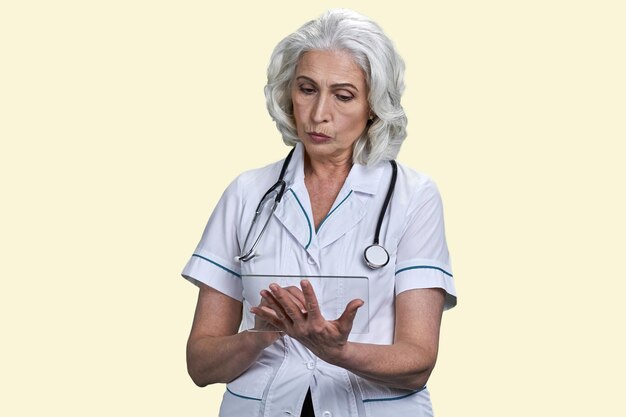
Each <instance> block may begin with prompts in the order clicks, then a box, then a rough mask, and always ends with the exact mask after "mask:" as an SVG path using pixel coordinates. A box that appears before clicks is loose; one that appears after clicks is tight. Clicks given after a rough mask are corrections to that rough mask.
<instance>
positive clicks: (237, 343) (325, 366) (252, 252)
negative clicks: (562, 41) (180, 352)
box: [183, 10, 456, 417]
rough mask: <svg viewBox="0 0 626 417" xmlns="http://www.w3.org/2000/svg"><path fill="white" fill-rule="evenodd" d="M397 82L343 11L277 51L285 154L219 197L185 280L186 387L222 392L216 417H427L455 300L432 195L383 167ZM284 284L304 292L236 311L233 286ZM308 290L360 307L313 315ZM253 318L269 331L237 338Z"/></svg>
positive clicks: (275, 92)
mask: <svg viewBox="0 0 626 417" xmlns="http://www.w3.org/2000/svg"><path fill="white" fill-rule="evenodd" d="M403 75H404V64H403V62H402V60H401V58H400V57H399V56H398V54H397V53H396V51H395V49H394V47H393V44H392V42H391V41H390V40H389V39H388V38H387V37H386V36H385V34H384V33H383V32H382V30H381V29H380V27H379V26H378V25H376V24H375V23H374V22H372V21H371V20H369V19H368V18H366V17H364V16H361V15H359V14H357V13H354V12H351V11H347V10H333V11H329V12H327V13H326V14H324V15H323V16H321V17H320V18H319V19H317V20H314V21H311V22H308V23H307V24H305V25H304V26H302V27H301V28H300V29H299V30H298V31H296V32H295V33H293V34H291V35H289V36H288V37H287V38H285V39H284V40H283V41H281V42H280V43H279V44H278V46H277V47H276V49H275V50H274V53H273V55H272V58H271V61H270V65H269V69H268V83H267V86H266V87H265V94H266V98H267V106H268V109H269V112H270V114H271V116H272V117H273V119H274V120H275V121H276V124H277V126H278V130H279V131H280V133H281V134H282V136H283V140H284V142H285V143H286V144H287V145H289V146H291V147H293V149H292V151H291V152H290V154H289V156H288V157H287V158H286V159H285V160H283V161H280V162H277V163H274V164H272V165H269V166H267V167H264V168H261V169H256V170H253V171H250V172H246V173H244V174H242V175H240V176H239V177H238V178H237V179H236V180H235V181H234V182H233V183H231V185H230V186H229V187H228V188H227V190H226V191H225V193H224V194H223V196H222V198H221V200H220V201H219V203H218V205H217V207H216V208H215V210H214V212H213V214H212V215H211V217H210V219H209V221H208V224H207V226H206V229H205V230H204V234H203V235H202V239H201V240H200V243H199V244H198V247H197V249H196V251H195V252H194V254H193V255H192V257H191V259H190V260H189V262H188V263H187V265H186V266H185V269H184V271H183V276H184V277H185V278H187V279H188V280H190V281H191V282H193V283H195V284H196V285H198V286H199V288H200V291H199V296H198V304H197V307H196V313H195V317H194V321H193V327H192V330H191V334H190V336H189V341H188V346H187V363H188V370H189V374H190V375H191V378H192V379H193V381H194V382H195V383H196V384H197V385H199V386H205V385H208V384H213V383H228V385H227V389H226V392H225V394H224V398H223V401H222V406H221V411H220V415H221V416H237V417H240V416H298V415H301V416H308V415H315V416H318V417H322V416H324V417H329V416H333V415H334V416H337V417H339V416H341V417H344V416H372V417H373V416H383V415H384V416H390V415H393V416H408V415H410V416H428V415H432V408H431V403H430V399H429V394H428V391H427V390H426V381H427V380H428V377H429V376H430V374H431V372H432V370H433V367H434V366H435V361H436V358H437V350H438V343H439V328H440V323H441V316H442V312H443V310H444V309H447V308H450V307H453V306H454V305H455V304H456V294H455V289H454V282H453V279H452V274H451V269H450V261H449V256H448V249H447V246H446V240H445V236H444V224H443V217H442V206H441V200H440V197H439V193H438V191H437V188H436V186H435V185H434V183H433V182H432V181H431V180H430V179H429V178H428V177H426V176H425V175H423V174H420V173H417V172H415V171H413V170H411V169H409V168H407V167H405V166H402V165H401V164H396V163H395V162H394V161H393V159H394V158H395V157H396V155H397V153H398V151H399V149H400V145H401V144H402V142H403V140H404V138H405V136H406V130H405V127H406V117H405V114H404V110H403V108H402V106H401V104H400V98H401V95H402V91H403V89H404V82H403ZM277 180H278V182H277ZM268 189H269V190H271V191H269V193H268V194H267V195H266V191H267V190H268ZM266 197H267V198H266ZM268 199H269V201H268ZM259 201H261V203H259ZM257 209H258V210H259V211H260V212H261V213H265V214H261V216H260V220H258V219H257V218H255V212H256V211H257ZM257 255H258V256H257ZM290 274H291V275H292V276H300V277H307V278H308V279H302V280H301V281H298V283H299V285H291V286H280V285H278V284H277V283H271V284H269V285H268V287H267V288H265V289H263V290H262V291H261V293H260V295H261V298H260V299H261V300H262V301H261V302H260V303H258V302H256V301H255V302H251V300H250V299H247V298H249V297H250V296H249V294H250V291H247V287H246V286H247V285H248V284H247V282H250V281H246V280H245V279H243V278H244V277H246V276H250V275H256V276H262V275H290ZM320 276H326V277H327V278H326V279H327V280H333V279H337V280H338V279H343V278H339V277H365V278H366V280H365V285H366V287H367V294H369V296H368V297H367V298H368V299H363V298H359V297H354V299H351V300H350V299H348V301H349V302H347V303H346V304H347V305H346V304H344V305H343V307H341V308H342V309H343V308H344V307H345V310H343V311H340V314H338V316H337V317H325V316H324V314H323V309H321V304H322V303H323V302H325V301H324V300H327V299H332V297H333V291H332V290H326V289H325V288H326V287H327V286H323V285H321V286H319V287H318V288H317V289H316V288H315V286H314V285H313V284H312V282H313V281H314V280H315V279H316V278H315V277H320ZM333 277H336V278H333ZM328 282H330V281H328ZM330 287H332V286H330ZM330 287H329V288H330ZM256 295H257V296H258V295H259V294H258V293H257V294H256ZM246 302H248V303H250V306H252V308H245V309H244V308H243V306H245V305H246ZM365 309H367V315H366V317H367V319H366V322H367V326H366V331H359V332H355V331H353V326H354V324H355V317H356V315H357V313H360V311H364V310H365ZM250 317H253V318H252V320H253V321H254V320H255V319H256V323H257V324H262V327H263V326H264V327H265V329H266V330H274V331H247V330H243V331H240V325H241V323H242V318H243V319H246V318H248V319H249V318H250ZM244 321H245V320H244Z"/></svg>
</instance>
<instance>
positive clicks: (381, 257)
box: [235, 147, 398, 269]
mask: <svg viewBox="0 0 626 417" xmlns="http://www.w3.org/2000/svg"><path fill="white" fill-rule="evenodd" d="M294 150H295V147H294V148H293V149H291V151H289V154H288V155H287V158H285V161H284V162H283V166H282V168H281V170H280V175H279V176H278V181H276V183H275V184H274V185H272V186H271V187H270V188H269V189H268V190H267V192H266V193H265V194H263V197H262V198H261V201H259V204H258V205H257V208H256V210H255V213H254V218H253V219H252V223H251V225H250V229H249V230H248V234H247V235H246V239H245V241H244V244H243V247H244V248H245V247H246V245H247V244H248V240H249V239H250V234H251V233H252V230H253V229H254V225H255V224H256V222H257V220H258V219H259V216H260V215H261V212H262V211H263V207H264V206H265V203H266V201H267V199H268V198H269V196H270V195H271V194H272V193H273V192H274V191H276V189H278V192H277V193H276V197H275V198H274V204H273V205H272V210H271V213H270V218H271V215H272V214H274V212H275V211H276V207H277V206H278V203H280V201H281V200H282V198H283V195H284V194H285V191H286V187H287V184H286V183H285V180H284V177H285V173H286V172H287V167H288V166H289V162H290V161H291V157H292V156H293V152H294ZM389 163H390V164H391V180H390V183H389V187H388V189H387V195H386V196H385V201H384V203H383V207H382V208H381V210H380V214H379V215H378V221H377V223H376V233H375V235H374V243H373V244H372V245H370V246H368V247H367V248H365V250H364V251H363V259H364V260H365V263H366V265H367V266H368V267H369V268H371V269H378V268H382V267H383V266H385V265H387V264H388V263H389V252H387V249H385V248H384V247H383V246H382V245H380V229H381V228H382V225H383V219H384V218H385V213H386V212H387V208H388V206H389V202H390V201H391V197H392V195H393V191H394V189H395V186H396V180H397V177H398V166H397V164H396V161H394V160H393V159H392V160H390V161H389ZM268 224H269V219H268V222H266V223H265V225H264V226H263V228H262V229H261V232H260V233H259V236H258V237H257V239H256V240H255V242H254V243H253V244H252V247H251V248H250V250H248V251H247V252H246V253H244V254H241V255H240V256H237V257H236V258H235V259H236V260H239V261H241V262H248V261H249V260H251V259H253V258H254V257H255V256H257V253H256V248H257V246H258V245H259V241H260V240H261V237H262V236H263V234H264V233H265V230H266V229H267V226H268ZM368 253H369V254H370V255H369V256H368ZM374 258H377V259H374Z"/></svg>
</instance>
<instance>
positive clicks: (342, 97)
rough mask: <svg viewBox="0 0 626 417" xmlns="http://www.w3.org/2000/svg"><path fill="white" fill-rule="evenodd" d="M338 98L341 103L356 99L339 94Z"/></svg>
mask: <svg viewBox="0 0 626 417" xmlns="http://www.w3.org/2000/svg"><path fill="white" fill-rule="evenodd" d="M336 97H337V99H338V100H339V101H350V100H352V99H353V98H354V97H352V96H348V95H345V94H337V95H336Z"/></svg>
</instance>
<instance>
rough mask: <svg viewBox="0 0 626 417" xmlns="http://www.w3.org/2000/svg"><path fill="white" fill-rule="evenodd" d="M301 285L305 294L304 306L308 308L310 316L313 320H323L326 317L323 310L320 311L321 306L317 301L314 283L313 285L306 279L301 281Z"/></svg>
mask: <svg viewBox="0 0 626 417" xmlns="http://www.w3.org/2000/svg"><path fill="white" fill-rule="evenodd" d="M300 285H301V286H302V293H303V294H304V308H306V311H307V314H308V317H309V318H311V319H313V320H320V319H321V320H323V319H324V317H322V312H321V311H320V306H319V303H318V302H317V296H316V295H315V291H314V290H313V285H311V283H310V282H309V281H308V280H306V279H303V280H302V281H300Z"/></svg>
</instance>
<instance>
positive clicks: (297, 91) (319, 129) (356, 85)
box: [291, 51, 370, 162]
mask: <svg viewBox="0 0 626 417" xmlns="http://www.w3.org/2000/svg"><path fill="white" fill-rule="evenodd" d="M367 96H368V89H367V84H366V82H365V75H364V74H363V71H362V70H361V68H360V67H359V66H358V65H357V64H356V63H355V62H354V59H353V58H352V56H351V55H350V54H349V53H347V52H344V51H310V52H306V53H305V54H303V55H302V57H301V58H300V60H299V61H298V65H297V67H296V73H295V78H294V81H293V86H292V88H291V100H292V102H293V114H294V117H295V121H296V128H297V132H298V137H299V138H300V140H301V141H302V144H303V145H304V147H305V149H306V151H307V154H308V155H309V157H310V158H313V159H316V160H324V159H326V160H330V161H337V162H342V161H344V160H346V159H350V160H351V158H352V145H353V144H354V142H355V141H356V140H357V139H358V138H359V137H360V136H361V134H362V133H363V131H364V130H365V127H366V125H367V120H368V118H369V111H370V108H369V102H368V100H367Z"/></svg>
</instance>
